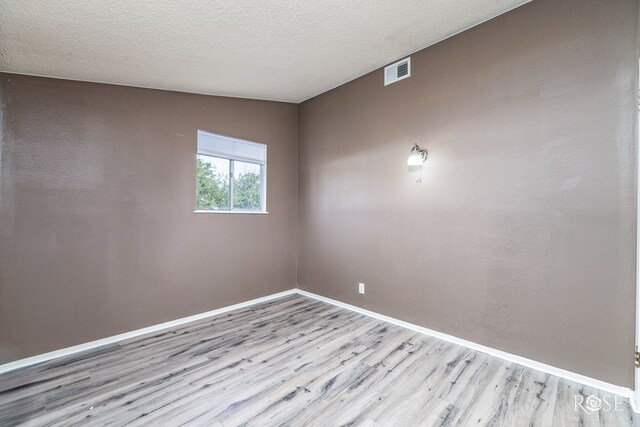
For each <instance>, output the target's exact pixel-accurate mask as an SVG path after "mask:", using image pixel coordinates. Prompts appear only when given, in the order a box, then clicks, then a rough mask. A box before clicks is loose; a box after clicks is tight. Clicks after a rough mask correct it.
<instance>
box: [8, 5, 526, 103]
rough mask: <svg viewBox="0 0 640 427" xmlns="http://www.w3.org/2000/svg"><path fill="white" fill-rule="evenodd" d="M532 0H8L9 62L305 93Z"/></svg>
mask: <svg viewBox="0 0 640 427" xmlns="http://www.w3.org/2000/svg"><path fill="white" fill-rule="evenodd" d="M527 1H528V0H473V1H470V0H400V1H398V0H290V1H285V0H165V1H150V0H147V1H144V0H110V1H105V0H48V1H42V0H1V1H0V70H1V71H6V72H12V73H20V74H34V75H40V76H48V77H60V78H65V79H74V80H85V81H94V82H106V83H116V84H123V85H130V86H142V87H151V88H160V89H171V90H178V91H183V92H195V93H204V94H212V95H225V96H239V97H246V98H258V99H270V100H281V101H289V102H301V101H304V100H306V99H309V98H311V97H313V96H315V95H318V94H320V93H323V92H325V91H327V90H329V89H332V88H334V87H336V86H339V85H341V84H342V83H345V82H348V81H349V80H352V79H354V78H356V77H359V76H361V75H363V74H366V73H367V72H370V71H372V70H375V69H376V68H379V67H381V66H383V65H386V64H388V63H390V62H393V61H395V60H396V59H400V58H402V57H403V56H405V55H406V54H409V53H411V52H415V51H416V50H419V49H421V48H424V47H426V46H429V45H431V44H434V43H436V42H438V41H440V40H442V39H444V38H446V37H448V36H451V35H453V34H455V33H458V32H460V31H462V30H465V29H467V28H469V27H472V26H474V25H476V24H478V23H481V22H483V21H486V20H487V19H490V18H492V17H495V16H497V15H500V14H502V13H504V12H506V11H508V10H510V9H513V8H515V7H517V6H519V5H521V4H523V3H526V2H527ZM381 79H382V77H381ZM381 83H382V80H381Z"/></svg>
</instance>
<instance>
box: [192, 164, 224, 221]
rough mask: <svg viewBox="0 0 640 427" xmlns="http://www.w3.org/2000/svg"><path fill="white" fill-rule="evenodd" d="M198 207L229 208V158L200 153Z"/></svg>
mask: <svg viewBox="0 0 640 427" xmlns="http://www.w3.org/2000/svg"><path fill="white" fill-rule="evenodd" d="M197 162H198V167H197V175H196V177H197V178H196V189H197V197H196V209H199V210H229V160H228V159H220V158H218V157H211V156H203V155H201V154H198V160H197Z"/></svg>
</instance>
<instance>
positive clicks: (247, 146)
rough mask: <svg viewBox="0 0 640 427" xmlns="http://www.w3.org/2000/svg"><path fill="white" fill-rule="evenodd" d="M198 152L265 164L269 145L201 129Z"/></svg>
mask: <svg viewBox="0 0 640 427" xmlns="http://www.w3.org/2000/svg"><path fill="white" fill-rule="evenodd" d="M198 154H204V155H206V156H214V157H222V158H225V159H232V160H238V161H241V162H251V163H258V164H260V165H264V164H265V163H266V161H267V146H266V145H265V144H259V143H257V142H250V141H244V140H242V139H237V138H232V137H230V136H223V135H217V134H215V133H209V132H205V131H202V130H199V131H198Z"/></svg>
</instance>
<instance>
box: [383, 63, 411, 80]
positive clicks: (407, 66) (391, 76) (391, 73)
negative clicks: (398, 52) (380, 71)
mask: <svg viewBox="0 0 640 427" xmlns="http://www.w3.org/2000/svg"><path fill="white" fill-rule="evenodd" d="M410 76H411V57H408V58H405V59H401V60H400V61H398V62H396V63H394V64H391V65H387V66H386V67H384V85H385V86H386V85H390V84H391V83H395V82H397V81H398V80H402V79H406V78H407V77H410Z"/></svg>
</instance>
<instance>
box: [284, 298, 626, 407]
mask: <svg viewBox="0 0 640 427" xmlns="http://www.w3.org/2000/svg"><path fill="white" fill-rule="evenodd" d="M296 292H297V293H299V294H300V295H304V296H306V297H309V298H313V299H316V300H319V301H323V302H326V303H329V304H333V305H335V306H338V307H342V308H346V309H348V310H352V311H355V312H357V313H361V314H364V315H366V316H370V317H373V318H375V319H378V320H383V321H385V322H389V323H392V324H394V325H397V326H401V327H403V328H407V329H411V330H412V331H416V332H420V333H422V334H425V335H429V336H432V337H435V338H439V339H441V340H445V341H449V342H452V343H454V344H458V345H461V346H463V347H467V348H470V349H472V350H477V351H480V352H482V353H486V354H489V355H491V356H495V357H498V358H500V359H504V360H506V361H509V362H513V363H517V364H519V365H523V366H526V367H527V368H531V369H536V370H538V371H542V372H545V373H547V374H551V375H555V376H557V377H560V378H564V379H567V380H570V381H574V382H577V383H580V384H584V385H586V386H589V387H594V388H597V389H599V390H602V391H606V392H608V393H613V394H617V395H619V396H622V397H626V398H629V399H630V400H631V402H632V407H633V403H634V402H633V390H631V389H630V388H627V387H622V386H618V385H615V384H610V383H607V382H604V381H600V380H597V379H595V378H590V377H587V376H584V375H580V374H576V373H575V372H570V371H566V370H564V369H560V368H556V367H555V366H550V365H547V364H544V363H540V362H536V361H535V360H531V359H527V358H526V357H522V356H516V355H515V354H511V353H507V352H506V351H502V350H497V349H495V348H491V347H487V346H484V345H482V344H477V343H475V342H472V341H467V340H465V339H462V338H458V337H454V336H453V335H448V334H444V333H442V332H438V331H434V330H433V329H428V328H425V327H422V326H418V325H414V324H413V323H409V322H405V321H403V320H399V319H396V318H393V317H389V316H385V315H384V314H379V313H376V312H375V311H370V310H366V309H364V308H360V307H357V306H355V305H351V304H346V303H344V302H341V301H337V300H334V299H331V298H327V297H323V296H321V295H317V294H314V293H312V292H308V291H304V290H302V289H296ZM634 411H635V408H634Z"/></svg>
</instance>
